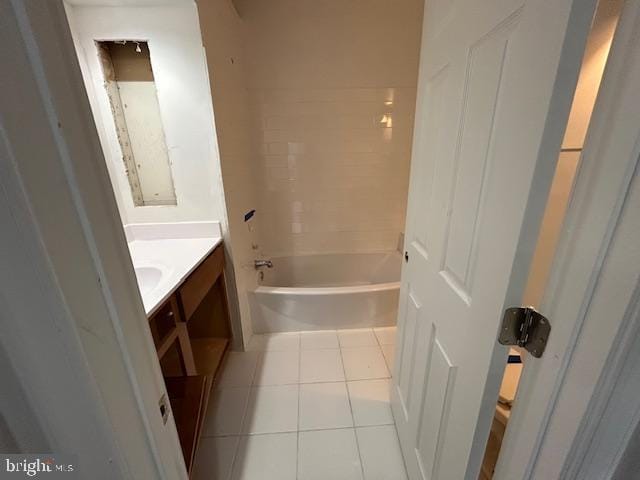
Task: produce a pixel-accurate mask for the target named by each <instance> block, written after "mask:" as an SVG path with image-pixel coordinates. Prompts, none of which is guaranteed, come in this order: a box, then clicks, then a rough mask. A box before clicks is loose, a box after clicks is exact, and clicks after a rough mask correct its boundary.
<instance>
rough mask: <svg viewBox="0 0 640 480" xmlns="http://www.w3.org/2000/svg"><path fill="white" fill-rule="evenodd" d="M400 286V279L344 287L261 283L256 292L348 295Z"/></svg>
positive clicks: (394, 288)
mask: <svg viewBox="0 0 640 480" xmlns="http://www.w3.org/2000/svg"><path fill="white" fill-rule="evenodd" d="M399 288H400V281H396V282H385V283H374V284H371V285H353V286H348V285H346V286H344V287H271V286H268V285H259V286H258V287H257V288H255V289H254V290H253V291H254V293H269V294H273V295H347V294H354V293H369V292H384V291H387V290H396V289H399Z"/></svg>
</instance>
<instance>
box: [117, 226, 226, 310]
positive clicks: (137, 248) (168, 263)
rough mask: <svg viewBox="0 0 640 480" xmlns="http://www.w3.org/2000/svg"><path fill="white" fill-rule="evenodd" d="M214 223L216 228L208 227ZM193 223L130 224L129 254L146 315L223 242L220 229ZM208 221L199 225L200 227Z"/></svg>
mask: <svg viewBox="0 0 640 480" xmlns="http://www.w3.org/2000/svg"><path fill="white" fill-rule="evenodd" d="M212 223H213V224H215V225H216V228H217V230H216V229H214V228H209V226H210V224H212ZM206 224H207V228H196V229H194V228H193V225H194V224H193V223H190V224H149V225H144V226H137V225H127V226H126V227H125V231H126V232H127V238H128V245H129V252H130V253H131V259H132V261H133V266H134V268H135V269H136V277H137V280H138V287H139V288H140V295H141V296H142V302H143V304H144V310H145V312H146V314H147V316H150V315H151V314H153V313H154V312H155V311H156V310H157V309H158V307H160V306H161V305H162V303H163V302H164V301H165V300H166V299H167V298H169V296H170V295H171V294H172V293H173V292H174V291H175V290H176V288H177V287H178V286H179V285H180V284H181V283H182V282H184V280H185V279H186V278H187V277H188V276H189V274H190V273H191V272H193V271H194V270H195V268H196V267H197V266H198V265H199V264H200V263H201V262H202V260H204V259H205V258H206V257H207V255H209V254H210V253H211V252H212V251H213V250H214V249H215V248H216V247H217V246H218V245H219V244H220V243H221V242H222V238H221V235H220V227H219V224H217V223H216V222H206ZM203 225H205V222H201V223H199V224H198V226H199V227H202V226H203ZM171 237H178V238H171Z"/></svg>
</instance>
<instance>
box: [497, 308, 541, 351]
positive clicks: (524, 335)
mask: <svg viewBox="0 0 640 480" xmlns="http://www.w3.org/2000/svg"><path fill="white" fill-rule="evenodd" d="M550 332H551V324H550V323H549V320H548V319H547V318H546V317H545V316H544V315H542V314H541V313H539V312H537V311H536V310H535V309H534V308H533V307H512V308H507V309H506V310H505V311H504V317H502V328H501V329H500V337H499V338H498V341H499V342H500V343H501V344H502V345H517V346H519V347H523V348H525V349H526V350H527V351H528V352H529V353H530V354H531V355H533V356H534V357H536V358H540V357H541V356H542V354H543V353H544V349H545V347H546V346H547V341H548V340H549V333H550Z"/></svg>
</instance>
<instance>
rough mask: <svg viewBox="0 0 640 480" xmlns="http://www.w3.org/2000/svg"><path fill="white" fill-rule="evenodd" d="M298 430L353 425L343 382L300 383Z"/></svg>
mask: <svg viewBox="0 0 640 480" xmlns="http://www.w3.org/2000/svg"><path fill="white" fill-rule="evenodd" d="M299 417H300V418H299V424H298V428H299V429H300V430H317V429H322V428H343V427H353V419H352V418H351V408H350V407H349V395H348V394H347V386H346V383H344V382H337V383H310V384H307V385H300V416H299Z"/></svg>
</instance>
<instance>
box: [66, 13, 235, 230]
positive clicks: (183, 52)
mask: <svg viewBox="0 0 640 480" xmlns="http://www.w3.org/2000/svg"><path fill="white" fill-rule="evenodd" d="M67 11H68V14H69V17H70V23H71V28H72V31H73V33H74V40H75V42H76V47H77V48H78V50H79V59H80V63H81V67H82V72H83V76H84V78H85V83H86V84H87V87H88V89H89V92H88V93H89V100H90V103H91V107H92V109H93V112H94V116H95V117H96V123H97V127H98V133H99V136H100V140H101V143H102V146H103V149H104V152H105V156H106V159H107V164H108V168H109V174H110V176H111V179H112V183H113V185H114V188H115V190H116V197H117V201H118V208H119V211H120V214H121V216H122V220H123V223H149V222H175V221H208V220H223V219H224V217H225V206H224V196H223V192H222V183H221V174H220V168H219V158H218V155H217V147H216V145H215V127H214V121H213V114H212V107H211V93H210V91H209V84H208V78H207V70H206V63H205V57H204V52H203V50H202V43H201V38H200V28H199V22H198V14H197V10H196V6H195V4H193V3H191V2H185V3H184V5H181V6H153V7H94V6H68V8H67ZM118 39H140V40H146V41H147V42H148V44H149V50H150V54H151V65H152V68H153V74H154V79H155V84H156V88H157V92H158V103H159V106H160V115H161V118H162V124H163V127H164V133H165V138H166V142H167V147H168V151H169V159H170V162H171V169H172V174H173V180H174V184H175V191H176V197H177V205H176V206H145V207H134V205H133V200H132V196H131V190H130V188H129V184H128V181H127V178H126V173H125V168H124V163H123V161H122V154H121V151H120V146H119V144H118V140H117V137H116V132H115V127H114V123H113V119H112V115H111V110H110V107H109V103H108V98H107V95H106V92H105V89H104V86H103V83H104V79H103V74H102V69H101V67H100V64H99V60H98V56H97V51H96V48H95V45H94V41H95V40H118ZM223 223H224V222H223Z"/></svg>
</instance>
